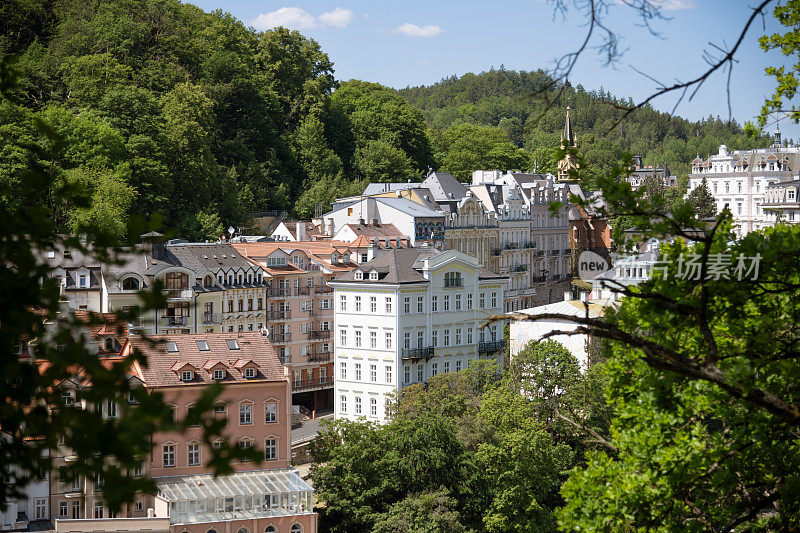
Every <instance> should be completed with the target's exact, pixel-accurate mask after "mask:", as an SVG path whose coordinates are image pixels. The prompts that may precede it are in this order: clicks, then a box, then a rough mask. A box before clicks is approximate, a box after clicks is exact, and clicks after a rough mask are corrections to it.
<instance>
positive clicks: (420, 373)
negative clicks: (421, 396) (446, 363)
mask: <svg viewBox="0 0 800 533" xmlns="http://www.w3.org/2000/svg"><path fill="white" fill-rule="evenodd" d="M423 381H425V367H423V366H422V365H417V382H418V383H422V382H423Z"/></svg>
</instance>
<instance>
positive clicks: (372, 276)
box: [369, 270, 378, 281]
mask: <svg viewBox="0 0 800 533" xmlns="http://www.w3.org/2000/svg"><path fill="white" fill-rule="evenodd" d="M369 279H370V280H371V281H377V279H378V273H377V272H375V271H374V270H373V271H372V272H370V273H369Z"/></svg>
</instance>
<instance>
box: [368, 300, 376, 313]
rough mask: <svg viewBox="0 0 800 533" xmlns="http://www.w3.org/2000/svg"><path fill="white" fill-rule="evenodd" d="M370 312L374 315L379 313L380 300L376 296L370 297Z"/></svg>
mask: <svg viewBox="0 0 800 533" xmlns="http://www.w3.org/2000/svg"><path fill="white" fill-rule="evenodd" d="M369 312H370V313H373V314H374V313H377V312H378V298H377V297H375V296H370V297H369Z"/></svg>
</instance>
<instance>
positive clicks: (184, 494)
mask: <svg viewBox="0 0 800 533" xmlns="http://www.w3.org/2000/svg"><path fill="white" fill-rule="evenodd" d="M156 482H157V484H158V489H159V493H160V494H159V495H160V496H161V497H162V498H164V499H165V500H167V501H168V502H180V501H197V500H206V499H209V498H233V497H236V496H264V495H266V494H287V493H298V492H313V490H314V489H313V487H311V485H309V484H308V483H306V482H305V481H303V478H301V477H300V476H299V475H298V473H297V471H296V470H293V469H292V470H289V469H287V470H259V471H254V472H237V473H235V474H231V475H228V476H219V477H216V478H215V477H214V476H211V475H195V476H185V477H176V478H164V479H161V480H156Z"/></svg>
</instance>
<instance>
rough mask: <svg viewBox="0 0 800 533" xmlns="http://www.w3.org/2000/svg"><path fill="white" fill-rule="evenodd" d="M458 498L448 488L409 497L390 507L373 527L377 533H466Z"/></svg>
mask: <svg viewBox="0 0 800 533" xmlns="http://www.w3.org/2000/svg"><path fill="white" fill-rule="evenodd" d="M456 505H457V501H456V499H455V498H453V497H452V496H450V494H449V491H448V490H447V489H442V490H439V491H436V492H423V493H421V494H412V495H410V496H406V497H405V498H403V500H402V501H399V502H397V503H395V504H394V505H392V506H391V507H390V508H389V511H388V512H387V513H386V514H385V515H384V516H382V517H381V518H380V519H379V520H378V521H377V522H376V523H375V527H374V528H373V529H372V531H373V532H374V533H405V532H407V531H414V532H419V533H465V532H466V531H467V529H466V528H465V527H464V526H463V525H462V524H461V521H460V520H461V519H460V517H459V515H458V511H456V510H455V507H456Z"/></svg>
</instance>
